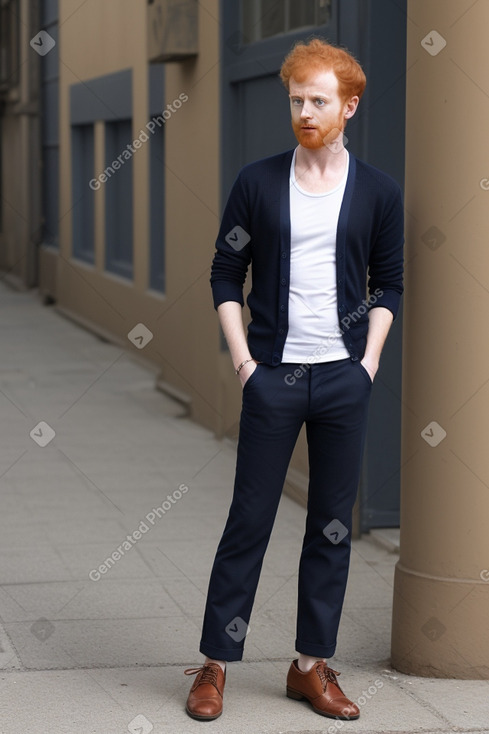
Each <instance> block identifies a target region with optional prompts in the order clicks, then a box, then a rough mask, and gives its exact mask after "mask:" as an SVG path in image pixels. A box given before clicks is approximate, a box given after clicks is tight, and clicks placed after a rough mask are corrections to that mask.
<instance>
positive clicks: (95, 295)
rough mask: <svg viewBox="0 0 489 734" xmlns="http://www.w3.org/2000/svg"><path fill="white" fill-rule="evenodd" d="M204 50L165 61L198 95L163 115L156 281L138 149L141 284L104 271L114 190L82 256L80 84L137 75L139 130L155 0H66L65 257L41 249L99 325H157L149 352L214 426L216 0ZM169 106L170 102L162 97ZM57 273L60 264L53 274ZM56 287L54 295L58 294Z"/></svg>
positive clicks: (172, 91) (203, 28)
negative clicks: (77, 177) (211, 280)
mask: <svg viewBox="0 0 489 734" xmlns="http://www.w3.org/2000/svg"><path fill="white" fill-rule="evenodd" d="M199 6H200V14H199V49H200V51H199V55H198V56H197V58H196V59H195V60H187V61H183V62H178V63H171V64H168V65H167V70H166V99H165V104H166V103H171V102H172V101H173V100H174V99H175V98H177V97H178V96H179V94H180V93H182V92H184V93H186V94H187V95H188V101H187V102H185V104H183V106H182V107H181V108H180V109H179V110H178V111H177V112H176V113H175V114H174V115H172V117H171V118H170V119H168V120H167V121H166V123H165V145H166V150H165V155H166V172H165V174H166V202H165V206H166V214H167V222H166V243H165V246H166V280H167V292H166V293H165V295H164V296H162V295H161V294H157V293H155V292H154V291H150V290H149V288H148V275H149V273H148V270H149V243H148V236H149V232H148V181H149V175H148V170H149V169H148V165H149V145H148V144H145V145H143V146H142V147H141V148H140V149H139V150H138V151H137V152H136V153H135V155H134V156H133V172H134V181H133V191H134V232H133V235H134V238H133V239H134V282H128V281H125V280H124V279H122V278H119V277H117V276H114V275H112V274H110V273H107V272H105V271H104V266H103V263H104V248H105V243H104V187H103V186H102V187H101V188H100V189H99V190H98V191H97V192H96V195H95V231H96V237H95V239H96V242H95V251H96V258H95V259H96V262H95V266H94V267H91V266H88V265H85V264H83V263H80V262H79V261H76V260H74V259H73V258H72V257H71V252H72V234H71V231H72V230H71V227H72V219H71V206H72V201H71V147H70V138H71V132H70V121H69V90H70V85H72V84H78V83H79V82H80V81H83V80H87V79H91V78H93V77H98V76H101V75H104V74H110V73H113V72H117V71H120V70H122V69H126V68H132V73H133V134H134V137H136V136H137V135H138V133H139V130H140V129H142V128H144V125H145V124H146V122H147V110H148V88H147V87H148V85H147V79H148V62H147V40H146V39H147V36H146V34H147V24H146V9H147V3H146V2H144V1H143V0H139V1H138V2H134V0H104V2H103V3H85V4H82V5H80V3H79V2H76V1H75V0H61V1H60V8H59V9H60V18H59V22H60V29H61V32H60V44H61V45H60V58H61V59H62V63H61V64H60V181H61V185H60V192H61V196H60V217H61V223H60V241H61V251H60V256H57V255H56V254H54V253H53V252H52V251H51V252H48V251H45V252H42V253H41V290H43V291H44V292H45V293H46V294H49V295H53V296H54V297H55V298H56V300H57V303H58V306H59V308H60V309H62V310H64V311H66V312H68V313H70V314H71V315H72V316H73V317H74V318H76V319H77V320H79V321H81V322H83V323H85V324H87V325H88V326H90V327H91V328H94V329H96V330H97V331H100V332H102V333H105V334H107V335H110V337H111V338H115V339H119V340H120V342H121V343H122V344H124V345H125V346H126V347H128V348H130V349H134V353H135V354H138V356H139V352H138V350H136V349H135V348H134V347H132V345H131V344H130V342H129V341H128V340H127V334H128V332H129V331H130V330H131V329H132V328H133V326H135V325H136V324H137V323H139V322H142V323H144V324H145V326H147V328H149V329H150V330H151V331H152V333H153V334H154V338H153V340H152V341H151V342H150V343H149V344H148V346H146V347H145V349H144V351H142V352H141V353H140V354H141V356H143V357H144V358H146V359H148V360H149V361H150V362H153V363H156V364H157V365H160V366H161V369H162V378H163V379H164V380H167V381H168V382H170V383H171V384H173V385H174V386H176V387H177V388H179V389H181V390H182V391H184V392H185V393H187V394H188V395H190V396H191V397H192V398H193V404H192V408H193V415H194V417H195V418H196V419H197V420H201V421H203V422H204V423H207V424H208V425H211V426H212V427H214V428H216V429H217V428H219V420H218V418H219V416H218V413H217V412H216V409H215V407H214V404H215V403H216V399H217V384H218V383H217V380H216V377H215V376H216V369H217V358H218V341H217V340H218V330H217V324H216V320H215V314H214V311H213V308H212V303H211V299H210V289H209V284H208V277H209V273H208V271H209V265H210V261H211V258H212V251H213V247H214V240H215V234H216V227H217V224H218V215H219V176H218V172H219V171H218V166H219V150H218V139H219V66H218V63H217V62H218V47H219V43H218V32H219V24H218V22H217V17H218V0H206V1H205V2H201V3H199ZM162 109H164V105H163V100H162ZM103 145H104V142H103V123H97V124H96V127H95V171H96V174H98V173H99V172H101V171H103V169H104V150H103ZM53 270H54V272H53ZM53 291H54V292H53Z"/></svg>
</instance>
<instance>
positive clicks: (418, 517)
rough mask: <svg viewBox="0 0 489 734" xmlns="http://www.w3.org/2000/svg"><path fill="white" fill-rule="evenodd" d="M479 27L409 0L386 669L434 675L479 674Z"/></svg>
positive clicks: (488, 444)
mask: <svg viewBox="0 0 489 734" xmlns="http://www.w3.org/2000/svg"><path fill="white" fill-rule="evenodd" d="M488 27H489V2H478V3H472V1H471V0H466V1H465V0H408V59H407V69H408V71H407V121H406V122H407V124H406V136H407V137H406V189H405V204H406V290H405V295H404V342H403V439H402V470H401V472H402V473H401V554H400V560H399V562H398V564H397V566H396V574H395V585H394V607H393V624H392V664H393V666H394V667H395V668H397V669H398V670H401V671H403V672H405V673H413V674H416V675H425V676H435V677H455V678H485V679H487V678H489V627H488V620H489V441H488V438H489V236H488V231H489V216H488V212H489V153H488V147H489V137H488V120H489V82H488V79H489V73H488V72H489V56H488V54H487V28H488ZM386 113H387V111H386Z"/></svg>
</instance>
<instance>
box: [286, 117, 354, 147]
mask: <svg viewBox="0 0 489 734" xmlns="http://www.w3.org/2000/svg"><path fill="white" fill-rule="evenodd" d="M307 125H308V123H307V122H303V121H302V120H300V121H299V122H297V123H296V122H295V121H293V122H292V128H293V130H294V134H295V136H296V138H297V140H298V141H299V143H300V144H301V145H302V146H303V147H304V148H310V149H316V150H317V149H319V148H324V146H325V145H330V144H331V143H332V142H333V140H336V138H338V137H339V136H340V135H341V133H342V132H343V130H344V121H343V119H341V118H340V117H338V119H337V120H336V123H334V124H333V125H329V126H327V127H320V126H316V125H314V126H313V127H314V128H315V129H314V130H304V129H303V126H307ZM311 125H312V123H311Z"/></svg>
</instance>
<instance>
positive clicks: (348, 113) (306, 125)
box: [289, 71, 359, 149]
mask: <svg viewBox="0 0 489 734" xmlns="http://www.w3.org/2000/svg"><path fill="white" fill-rule="evenodd" d="M289 97H290V109H291V113H292V127H293V130H294V133H295V136H296V138H297V140H298V141H299V143H300V144H301V145H302V146H303V147H304V148H311V149H319V148H324V146H326V145H330V144H331V143H332V142H333V141H334V140H336V139H337V138H338V137H339V136H340V135H341V134H342V133H343V130H344V127H345V125H346V121H347V119H349V118H350V117H353V115H354V114H355V110H356V108H357V106H358V101H359V99H358V97H352V98H351V99H350V100H348V101H347V102H345V101H344V100H342V99H341V97H340V96H339V94H338V79H337V77H336V75H335V73H334V72H333V71H319V72H311V75H310V76H309V77H307V78H306V79H305V80H304V81H302V82H298V81H296V80H295V79H294V78H293V77H291V79H290V82H289Z"/></svg>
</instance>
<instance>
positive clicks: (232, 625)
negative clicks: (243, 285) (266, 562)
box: [200, 358, 372, 661]
mask: <svg viewBox="0 0 489 734" xmlns="http://www.w3.org/2000/svg"><path fill="white" fill-rule="evenodd" d="M371 388H372V381H371V379H370V376H369V374H368V372H367V371H366V369H365V368H364V367H363V366H362V365H361V364H360V362H359V361H352V360H351V359H349V358H348V359H341V360H337V361H334V362H325V363H320V364H312V365H310V366H309V365H297V364H286V363H282V364H280V365H278V366H277V367H271V366H268V365H265V364H259V365H258V366H257V367H256V369H255V371H254V372H253V373H252V375H251V376H250V377H249V379H248V381H247V382H246V384H245V386H244V388H243V405H242V411H241V419H240V431H239V442H238V455H237V464H236V478H235V485H234V492H233V498H232V502H231V507H230V509H229V515H228V518H227V522H226V526H225V528H224V532H223V535H222V538H221V540H220V543H219V546H218V548H217V552H216V556H215V559H214V564H213V567H212V571H211V576H210V580H209V587H208V593H207V601H206V607H205V613H204V620H203V627H202V638H201V641H200V652H201V653H203V654H204V655H207V656H208V657H210V658H214V659H218V660H228V661H231V660H241V659H242V656H243V648H244V642H245V637H246V633H247V629H248V624H249V620H250V616H251V611H252V607H253V602H254V598H255V593H256V588H257V585H258V580H259V576H260V571H261V567H262V563H263V557H264V555H265V551H266V549H267V545H268V541H269V538H270V534H271V531H272V528H273V523H274V520H275V516H276V512H277V508H278V504H279V501H280V496H281V494H282V488H283V485H284V481H285V476H286V473H287V468H288V465H289V461H290V457H291V455H292V451H293V449H294V446H295V443H296V441H297V437H298V434H299V431H300V429H301V427H302V425H303V423H304V422H305V424H306V433H307V443H308V456H309V489H308V502H307V518H306V528H305V535H304V542H303V546H302V552H301V557H300V564H299V587H298V607H297V637H296V640H295V649H296V651H297V652H300V653H304V654H306V655H313V656H317V657H318V658H326V659H327V658H329V657H331V656H332V655H333V654H334V652H335V648H336V637H337V631H338V626H339V622H340V616H341V610H342V606H343V599H344V595H345V589H346V582H347V578H348V568H349V562H350V547H351V526H352V509H353V505H354V502H355V498H356V494H357V489H358V482H359V477H360V468H361V459H362V453H363V446H364V440H365V432H366V422H367V410H368V402H369V397H370V393H371Z"/></svg>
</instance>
